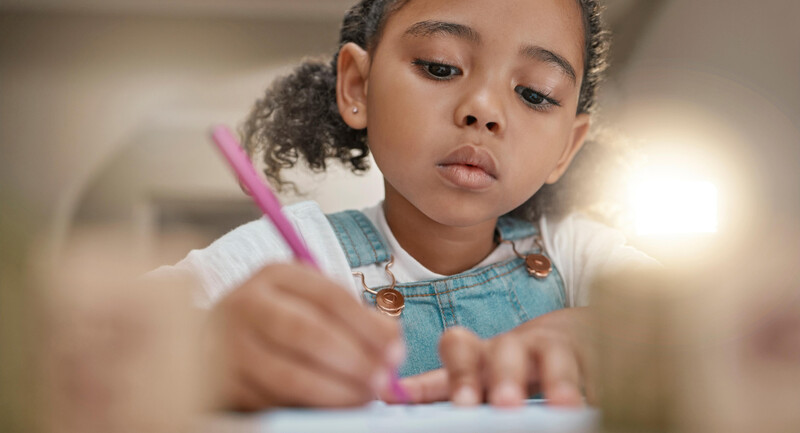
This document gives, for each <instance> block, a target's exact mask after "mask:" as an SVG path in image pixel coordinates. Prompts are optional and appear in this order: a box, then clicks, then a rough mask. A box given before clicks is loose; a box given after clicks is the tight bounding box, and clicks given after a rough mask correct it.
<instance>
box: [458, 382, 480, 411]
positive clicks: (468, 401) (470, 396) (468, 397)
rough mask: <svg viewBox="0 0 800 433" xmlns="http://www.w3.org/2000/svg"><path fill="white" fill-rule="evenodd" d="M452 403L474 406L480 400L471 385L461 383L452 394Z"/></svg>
mask: <svg viewBox="0 0 800 433" xmlns="http://www.w3.org/2000/svg"><path fill="white" fill-rule="evenodd" d="M453 403H455V404H457V405H459V406H475V405H476V404H478V403H480V402H479V401H478V394H477V393H476V392H475V390H474V389H472V387H471V386H467V385H463V386H462V387H461V388H458V390H457V391H456V393H455V394H453Z"/></svg>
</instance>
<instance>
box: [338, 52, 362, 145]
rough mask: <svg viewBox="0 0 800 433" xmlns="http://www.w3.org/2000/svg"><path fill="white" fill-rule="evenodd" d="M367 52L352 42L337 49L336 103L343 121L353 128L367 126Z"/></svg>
mask: <svg viewBox="0 0 800 433" xmlns="http://www.w3.org/2000/svg"><path fill="white" fill-rule="evenodd" d="M368 79H369V53H368V52H367V51H366V50H364V49H363V48H361V47H360V46H358V44H355V43H353V42H348V43H346V44H344V45H343V46H342V49H341V50H339V60H338V62H337V64H336V104H337V105H338V106H339V114H340V115H341V116H342V119H343V120H344V122H345V123H346V124H347V125H348V126H350V127H351V128H353V129H364V128H366V127H367V81H368Z"/></svg>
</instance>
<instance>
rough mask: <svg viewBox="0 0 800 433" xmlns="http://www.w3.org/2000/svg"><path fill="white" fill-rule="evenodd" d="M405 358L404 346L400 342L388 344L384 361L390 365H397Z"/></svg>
mask: <svg viewBox="0 0 800 433" xmlns="http://www.w3.org/2000/svg"><path fill="white" fill-rule="evenodd" d="M405 360H406V347H405V345H404V344H403V343H402V342H400V341H396V342H394V343H392V344H391V345H389V349H388V350H387V352H386V361H387V362H388V363H389V365H391V366H392V367H399V366H400V364H402V363H403V361H405Z"/></svg>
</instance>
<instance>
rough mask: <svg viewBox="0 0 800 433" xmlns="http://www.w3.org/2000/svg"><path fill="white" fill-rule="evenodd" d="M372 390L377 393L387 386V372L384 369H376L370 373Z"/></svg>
mask: <svg viewBox="0 0 800 433" xmlns="http://www.w3.org/2000/svg"><path fill="white" fill-rule="evenodd" d="M371 384H372V390H373V391H375V392H377V393H379V392H381V391H383V390H385V389H386V387H388V386H389V372H387V371H386V370H384V369H381V370H378V371H377V372H375V374H373V375H372V380H371Z"/></svg>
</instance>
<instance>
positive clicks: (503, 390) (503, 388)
mask: <svg viewBox="0 0 800 433" xmlns="http://www.w3.org/2000/svg"><path fill="white" fill-rule="evenodd" d="M523 398H524V397H523V395H522V390H521V389H520V388H519V385H517V384H515V383H514V382H502V383H500V384H499V385H497V387H495V388H494V389H493V390H492V392H491V398H490V399H489V400H490V402H491V403H492V404H493V405H495V406H517V405H519V404H521V403H522V400H523Z"/></svg>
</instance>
